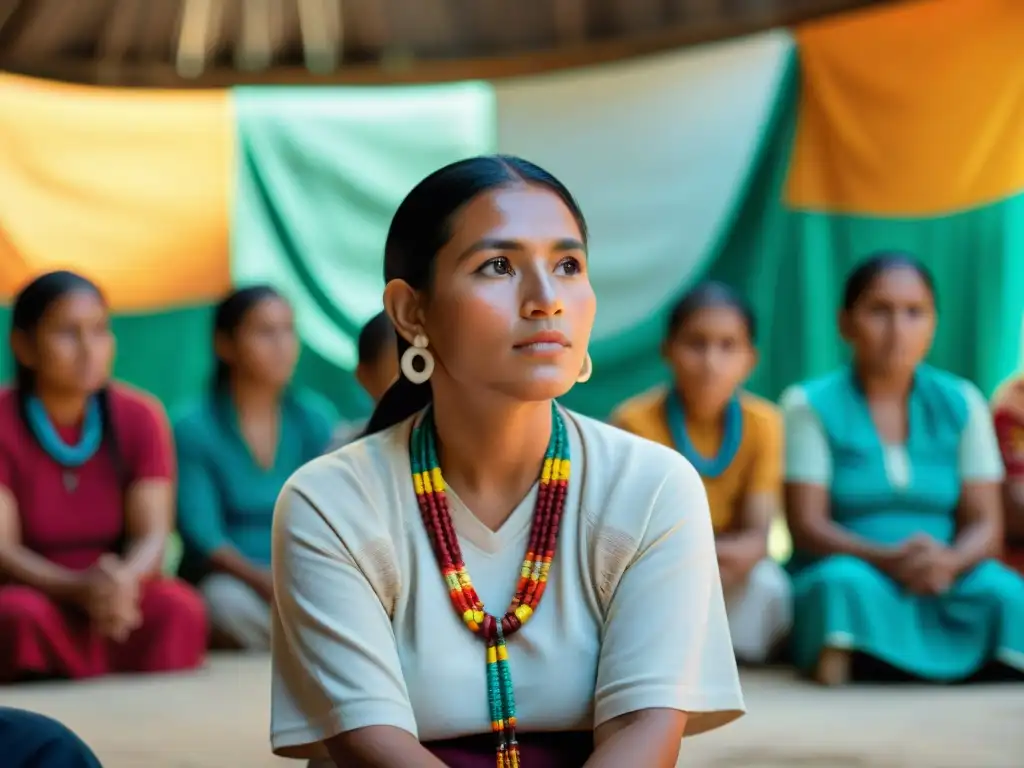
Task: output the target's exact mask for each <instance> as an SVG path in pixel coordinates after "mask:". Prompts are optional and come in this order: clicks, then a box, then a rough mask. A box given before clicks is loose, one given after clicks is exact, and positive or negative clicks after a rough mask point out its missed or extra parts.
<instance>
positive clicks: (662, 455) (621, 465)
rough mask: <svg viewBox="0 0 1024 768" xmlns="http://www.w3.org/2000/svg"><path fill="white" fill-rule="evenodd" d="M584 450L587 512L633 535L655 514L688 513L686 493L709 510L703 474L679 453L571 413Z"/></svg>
mask: <svg viewBox="0 0 1024 768" xmlns="http://www.w3.org/2000/svg"><path fill="white" fill-rule="evenodd" d="M570 416H571V418H572V419H573V421H574V423H575V424H576V425H577V428H578V430H579V434H580V440H581V442H582V447H583V453H584V456H583V461H584V472H585V474H584V488H583V497H582V504H583V508H584V514H585V515H586V516H587V517H588V518H589V519H590V520H591V522H597V523H600V524H603V525H606V526H611V527H613V528H616V529H617V530H619V531H622V532H626V533H630V534H631V535H634V536H635V537H636V536H639V535H642V534H643V532H644V530H645V529H646V528H645V527H646V525H647V524H648V523H649V521H650V520H651V517H652V515H656V514H663V513H664V508H665V504H664V503H662V502H663V501H664V500H665V499H666V497H668V498H669V499H670V501H669V504H668V509H669V512H670V514H676V515H685V513H686V512H687V510H688V509H692V507H691V506H690V505H688V504H680V503H678V502H680V501H682V499H680V498H679V497H680V495H684V496H686V495H689V496H693V495H696V496H697V497H699V498H700V499H701V500H703V508H704V509H705V510H706V509H707V502H706V494H705V490H704V484H703V482H702V481H701V479H700V475H698V474H697V471H696V470H695V469H694V468H693V465H692V464H690V462H689V461H687V460H686V458H685V457H684V456H683V455H682V454H680V453H679V452H678V451H676V450H674V449H672V448H669V447H667V446H664V445H661V444H659V443H655V442H652V441H651V440H646V439H644V438H642V437H637V436H636V435H633V434H630V433H629V432H625V431H623V430H621V429H618V428H616V427H614V426H612V425H610V424H605V423H603V422H600V421H597V420H596V419H592V418H590V417H587V416H583V415H581V414H578V413H570ZM659 510H660V511H659Z"/></svg>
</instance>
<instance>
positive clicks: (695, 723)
mask: <svg viewBox="0 0 1024 768" xmlns="http://www.w3.org/2000/svg"><path fill="white" fill-rule="evenodd" d="M671 466H672V471H671V472H670V473H669V474H668V476H667V477H666V478H665V481H664V484H663V485H662V487H661V489H660V491H659V492H658V495H657V496H656V497H655V501H654V503H653V507H652V509H650V510H649V516H650V517H649V521H648V524H647V527H646V531H645V533H644V536H643V539H642V541H641V542H640V546H639V549H638V551H637V554H636V556H635V558H634V559H633V562H632V564H631V565H630V566H629V567H628V568H627V569H626V571H625V572H624V573H623V575H622V578H621V580H620V581H619V584H618V587H617V588H616V590H615V593H614V595H613V597H612V599H611V603H610V605H609V607H608V612H607V617H606V619H605V626H604V636H603V640H602V643H601V656H600V661H599V664H598V671H597V687H596V690H595V715H594V717H595V723H594V724H595V727H596V726H598V725H600V724H601V723H604V722H607V721H608V720H611V719H613V718H615V717H618V716H620V715H623V714H626V713H628V712H635V711H639V710H643V709H652V708H667V709H676V710H680V711H683V712H687V713H689V719H688V722H687V726H686V734H687V735H693V734H696V733H701V732H703V731H708V730H711V729H713V728H717V727H719V726H722V725H725V724H726V723H729V722H731V721H733V720H735V719H736V718H738V717H739V716H740V715H742V714H743V712H744V709H745V707H744V703H743V694H742V692H741V690H740V682H739V676H738V674H737V671H736V659H735V656H734V655H733V648H732V640H731V638H730V635H729V625H728V622H727V620H726V615H725V601H724V600H723V597H722V581H721V576H720V575H719V572H718V560H717V557H716V555H715V540H714V533H713V532H712V528H711V514H710V512H709V510H708V500H707V495H706V493H705V491H704V484H703V483H702V482H701V479H700V476H699V475H698V474H697V472H696V471H695V470H694V469H693V467H692V466H690V464H689V462H687V461H685V460H684V459H682V458H681V457H679V459H678V462H674V463H673V464H672V465H671ZM638 511H639V510H638Z"/></svg>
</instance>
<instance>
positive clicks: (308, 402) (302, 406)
mask: <svg viewBox="0 0 1024 768" xmlns="http://www.w3.org/2000/svg"><path fill="white" fill-rule="evenodd" d="M289 396H290V398H291V401H292V403H293V404H294V406H295V407H296V408H297V409H298V410H299V411H300V413H301V414H302V415H303V417H304V418H306V419H308V420H315V421H318V422H322V423H323V424H327V425H328V426H330V427H332V428H333V427H334V424H335V423H336V422H337V421H338V411H337V409H336V408H335V407H334V403H332V402H331V401H330V400H328V399H327V398H326V397H324V396H323V395H321V394H320V393H319V392H317V391H316V390H313V389H309V388H308V387H294V388H293V389H292V390H290V392H289Z"/></svg>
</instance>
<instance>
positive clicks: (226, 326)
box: [212, 285, 284, 392]
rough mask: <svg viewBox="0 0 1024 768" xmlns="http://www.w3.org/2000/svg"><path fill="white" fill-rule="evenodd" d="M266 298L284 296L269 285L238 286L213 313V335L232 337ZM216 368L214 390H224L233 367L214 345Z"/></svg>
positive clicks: (214, 370) (282, 299) (281, 297)
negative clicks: (250, 312)
mask: <svg viewBox="0 0 1024 768" xmlns="http://www.w3.org/2000/svg"><path fill="white" fill-rule="evenodd" d="M266 299H279V300H281V301H284V297H283V296H281V294H280V292H278V290H277V289H276V288H273V287H271V286H269V285H250V286H246V287H245V288H238V289H237V290H234V291H232V292H231V293H229V294H228V295H227V296H225V297H224V298H223V299H222V300H221V302H220V304H218V305H217V309H216V310H215V311H214V314H213V335H214V338H215V339H216V337H217V334H223V335H225V336H227V337H232V336H234V334H235V331H237V330H238V327H239V326H240V325H241V324H242V323H243V322H244V321H245V317H246V315H248V314H249V311H250V310H251V309H252V308H253V307H255V306H256V305H257V304H259V303H260V302H261V301H264V300H266ZM213 354H214V369H213V381H212V386H213V390H214V392H224V391H226V390H227V388H228V381H229V380H230V378H231V368H230V366H229V365H228V364H227V363H226V362H224V361H223V360H222V359H221V358H220V357H219V356H218V355H217V351H216V346H214V353H213Z"/></svg>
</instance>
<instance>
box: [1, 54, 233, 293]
mask: <svg viewBox="0 0 1024 768" xmlns="http://www.w3.org/2000/svg"><path fill="white" fill-rule="evenodd" d="M233 145H234V126H233V120H232V116H231V107H230V103H229V95H228V93H227V92H226V91H203V92H200V91H150V90H129V89H106V88H90V87H83V86H72V85H65V84H59V83H51V82H46V81H40V80H32V79H28V78H23V77H17V76H14V75H6V74H0V300H4V301H6V300H9V298H10V297H11V296H12V295H13V294H14V293H15V292H16V291H17V290H18V289H19V287H20V286H21V285H22V284H23V283H24V282H26V281H27V280H28V279H29V278H31V277H32V276H33V275H35V274H37V273H39V272H43V271H47V270H50V269H57V268H68V269H74V270H76V271H79V272H82V273H83V274H85V275H88V276H89V277H90V278H92V279H94V280H96V281H97V282H98V283H99V284H100V285H101V286H102V287H103V288H104V290H105V292H106V293H107V296H108V299H109V300H110V302H111V305H112V309H114V310H115V311H118V312H144V311H153V310H159V309H164V308H168V307H176V306H182V305H190V304H198V303H205V302H209V301H210V300H212V299H214V298H216V297H218V296H219V295H220V294H222V293H223V292H224V291H226V290H227V288H228V286H229V284H230V271H229V264H228V233H229V226H228V223H229V200H230V193H231V189H232V186H233V179H232V176H233V167H232V162H233V159H232V154H233Z"/></svg>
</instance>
